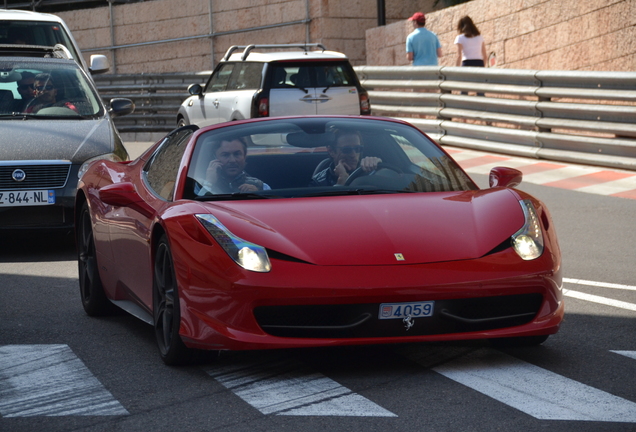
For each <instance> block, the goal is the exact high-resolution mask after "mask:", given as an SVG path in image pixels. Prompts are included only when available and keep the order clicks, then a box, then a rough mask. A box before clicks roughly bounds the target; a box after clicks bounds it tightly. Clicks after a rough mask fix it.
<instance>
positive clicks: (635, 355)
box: [612, 351, 636, 360]
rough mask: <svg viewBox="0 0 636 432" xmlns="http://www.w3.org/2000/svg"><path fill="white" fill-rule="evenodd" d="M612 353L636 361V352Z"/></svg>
mask: <svg viewBox="0 0 636 432" xmlns="http://www.w3.org/2000/svg"><path fill="white" fill-rule="evenodd" d="M612 352H613V353H616V354H620V355H623V356H625V357H629V358H632V359H634V360H636V351H612Z"/></svg>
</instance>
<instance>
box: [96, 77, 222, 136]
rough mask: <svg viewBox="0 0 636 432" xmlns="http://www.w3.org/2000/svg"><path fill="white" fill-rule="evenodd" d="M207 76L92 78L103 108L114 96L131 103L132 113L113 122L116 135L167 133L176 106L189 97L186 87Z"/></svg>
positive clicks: (176, 108)
mask: <svg viewBox="0 0 636 432" xmlns="http://www.w3.org/2000/svg"><path fill="white" fill-rule="evenodd" d="M210 73H211V71H207V72H199V73H180V74H122V75H95V76H93V79H94V80H95V83H96V84H97V89H98V90H99V93H100V96H101V98H102V100H103V101H104V103H105V104H106V106H108V105H109V101H110V100H111V99H112V98H114V97H124V98H128V99H132V101H133V102H135V112H134V113H132V114H129V115H127V116H123V117H117V118H115V119H114V121H115V125H116V126H117V130H118V131H119V132H120V133H132V132H163V133H168V132H170V131H171V130H173V129H174V128H176V127H177V111H178V110H179V106H180V105H181V103H182V102H183V101H184V100H186V99H187V98H188V96H190V95H189V94H188V86H189V85H190V84H194V83H204V82H206V81H207V79H208V78H209V76H210Z"/></svg>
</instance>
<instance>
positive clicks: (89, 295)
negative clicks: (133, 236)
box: [76, 202, 114, 316]
mask: <svg viewBox="0 0 636 432" xmlns="http://www.w3.org/2000/svg"><path fill="white" fill-rule="evenodd" d="M76 236H77V266H78V273H79V286H80V296H81V298H82V306H84V310H85V311H86V314H87V315H89V316H101V315H109V314H111V313H112V312H113V309H114V307H113V304H112V303H111V302H110V301H109V300H108V298H107V297H106V293H104V287H103V286H102V280H101V278H100V277H99V267H98V264H97V253H96V251H95V239H94V237H93V226H92V223H91V213H90V210H89V208H88V203H86V202H85V203H84V204H83V205H82V210H81V212H80V217H79V219H78V227H77V234H76Z"/></svg>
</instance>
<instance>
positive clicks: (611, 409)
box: [433, 349, 636, 423]
mask: <svg viewBox="0 0 636 432" xmlns="http://www.w3.org/2000/svg"><path fill="white" fill-rule="evenodd" d="M433 370H434V371H435V372H438V373H440V374H442V375H444V376H445V377H447V378H450V379H452V380H453V381H456V382H458V383H460V384H463V385H465V386H467V387H470V388H472V389H473V390H476V391H478V392H480V393H483V394H484V395H486V396H489V397H491V398H493V399H495V400H498V401H500V402H502V403H505V404H506V405H509V406H511V407H513V408H516V409H518V410H520V411H522V412H524V413H526V414H528V415H531V416H533V417H535V418H537V419H541V420H575V421H603V422H630V423H636V403H634V402H631V401H628V400H626V399H622V398H620V397H617V396H614V395H611V394H609V393H606V392H604V391H601V390H598V389H595V388H593V387H590V386H588V385H585V384H582V383H580V382H577V381H574V380H571V379H569V378H566V377H563V376H561V375H558V374H556V373H554V372H550V371H548V370H545V369H542V368H540V367H538V366H535V365H532V364H530V363H526V362H524V361H522V360H519V359H517V358H515V357H512V356H509V355H507V354H504V353H502V352H500V351H497V350H492V349H479V350H477V351H475V352H472V353H470V354H467V355H464V356H461V357H459V358H455V359H453V360H450V361H449V362H448V363H445V364H443V365H441V366H437V367H435V368H433Z"/></svg>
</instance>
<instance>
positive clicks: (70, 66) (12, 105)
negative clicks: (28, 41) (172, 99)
mask: <svg viewBox="0 0 636 432" xmlns="http://www.w3.org/2000/svg"><path fill="white" fill-rule="evenodd" d="M0 48H1V47H0ZM25 50H27V51H28V54H29V55H37V49H35V48H33V47H31V48H29V49H27V48H25ZM42 50H43V51H46V49H44V48H43V49H42ZM50 51H51V52H50V53H48V54H47V55H52V56H54V55H55V52H54V51H55V50H53V49H51V50H50ZM15 54H16V53H15V52H14V51H13V52H12V55H15ZM25 55H26V53H25ZM133 110H134V104H133V103H132V101H130V100H129V99H113V100H111V107H110V109H106V108H105V107H104V105H103V103H102V101H101V99H100V98H99V96H98V94H97V90H96V89H95V87H94V85H93V82H92V80H91V79H89V78H88V76H87V75H86V73H85V72H84V70H83V69H82V68H81V67H80V66H79V65H78V64H77V63H76V62H75V61H73V60H69V59H64V58H37V57H18V56H4V57H3V56H0V137H1V138H0V230H6V229H22V228H29V229H31V228H46V229H52V228H62V229H69V228H71V227H73V225H74V221H73V205H74V198H75V189H76V187H77V181H78V178H79V176H81V174H82V166H86V165H87V164H88V162H90V161H92V160H95V159H100V158H101V159H110V160H116V161H124V160H127V159H128V154H127V152H126V149H125V148H124V146H123V145H122V141H121V139H120V137H119V134H118V132H117V130H116V129H115V126H114V125H113V121H112V118H113V117H115V116H119V115H125V114H129V113H131V112H132V111H133Z"/></svg>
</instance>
